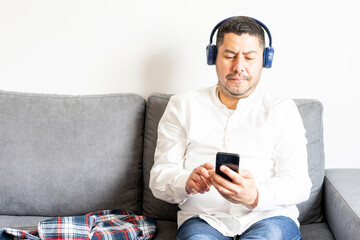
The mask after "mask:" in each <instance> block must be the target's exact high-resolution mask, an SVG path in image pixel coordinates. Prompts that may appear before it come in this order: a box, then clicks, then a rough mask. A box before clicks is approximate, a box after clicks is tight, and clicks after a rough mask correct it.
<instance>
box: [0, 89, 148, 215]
mask: <svg viewBox="0 0 360 240" xmlns="http://www.w3.org/2000/svg"><path fill="white" fill-rule="evenodd" d="M144 114H145V100H144V99H143V98H142V97H141V96H138V95H135V94H108V95H92V96H65V95H46V94H27V93H14V92H4V91H0V136H1V138H0V179H1V184H0V193H3V194H0V215H30V216H73V215H82V214H86V213H89V212H93V211H98V210H105V209H128V210H131V211H133V212H135V213H140V212H141V198H142V177H141V174H142V169H141V166H142V149H143V126H144Z"/></svg>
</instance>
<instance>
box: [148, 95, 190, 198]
mask: <svg viewBox="0 0 360 240" xmlns="http://www.w3.org/2000/svg"><path fill="white" fill-rule="evenodd" d="M180 116H181V115H180V109H179V107H178V105H177V103H176V100H175V97H172V98H171V99H170V101H169V103H168V105H167V108H166V110H165V112H164V115H163V117H162V118H161V120H160V122H159V127H158V140H157V146H156V150H155V156H154V165H153V167H152V169H151V172H150V189H151V190H152V192H153V194H154V196H155V197H157V198H160V199H162V200H164V201H167V202H170V203H181V202H183V201H184V200H185V199H186V197H187V195H188V194H187V193H186V190H185V184H186V181H187V179H188V177H189V175H190V172H188V171H187V170H184V168H183V157H184V154H185V151H186V134H185V131H184V129H183V127H182V123H181V120H180V119H181V118H180Z"/></svg>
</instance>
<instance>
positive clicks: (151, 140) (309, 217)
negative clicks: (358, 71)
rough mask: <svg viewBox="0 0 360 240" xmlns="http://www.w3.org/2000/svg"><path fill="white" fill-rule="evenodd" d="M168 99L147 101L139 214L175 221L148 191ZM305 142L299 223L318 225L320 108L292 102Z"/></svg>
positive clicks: (173, 208) (159, 97)
mask: <svg viewBox="0 0 360 240" xmlns="http://www.w3.org/2000/svg"><path fill="white" fill-rule="evenodd" d="M170 96H171V95H167V94H153V95H151V96H150V97H149V98H148V102H147V110H146V119H145V137H144V198H143V212H144V214H146V215H149V216H152V217H155V218H158V219H165V220H176V216H177V214H176V213H177V210H178V208H177V206H176V205H174V204H169V203H166V202H164V201H161V200H159V199H156V198H154V197H153V195H152V193H151V190H150V188H149V173H150V169H151V167H152V165H153V163H154V152H155V147H156V140H157V126H158V122H159V120H160V118H161V116H162V114H163V112H164V110H165V108H166V105H167V103H168V100H169V98H170ZM295 103H296V105H297V107H298V109H299V112H300V115H301V117H302V119H303V123H304V127H305V129H306V138H307V139H308V144H307V149H308V165H309V175H310V178H311V180H312V184H313V186H312V190H311V195H310V199H309V200H308V201H306V202H303V203H301V204H299V205H298V207H299V210H300V216H299V221H300V223H302V224H304V223H312V222H320V221H322V214H321V187H322V183H323V178H324V147H323V132H322V105H321V103H320V102H319V101H317V100H309V99H302V100H301V99H296V100H295Z"/></svg>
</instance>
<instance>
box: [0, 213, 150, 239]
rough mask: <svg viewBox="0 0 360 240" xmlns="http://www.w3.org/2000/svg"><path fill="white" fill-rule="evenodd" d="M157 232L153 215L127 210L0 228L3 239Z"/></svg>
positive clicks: (145, 235)
mask: <svg viewBox="0 0 360 240" xmlns="http://www.w3.org/2000/svg"><path fill="white" fill-rule="evenodd" d="M155 232H156V222H155V220H154V219H152V218H149V217H145V216H139V215H135V214H134V213H132V212H130V211H127V210H104V211H98V212H93V213H89V214H86V215H84V216H73V217H56V218H51V219H48V220H46V221H43V222H40V223H39V225H38V230H37V231H33V232H26V231H22V230H16V229H11V228H4V229H2V230H0V240H10V239H30V240H39V239H46V240H51V239H57V240H84V239H94V240H125V239H126V240H128V239H140V240H147V239H151V238H152V237H153V236H154V235H155Z"/></svg>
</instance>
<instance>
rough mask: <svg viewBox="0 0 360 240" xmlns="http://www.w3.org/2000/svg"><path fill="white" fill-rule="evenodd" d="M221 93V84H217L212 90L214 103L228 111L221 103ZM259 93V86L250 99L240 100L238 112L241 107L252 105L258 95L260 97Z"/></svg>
mask: <svg viewBox="0 0 360 240" xmlns="http://www.w3.org/2000/svg"><path fill="white" fill-rule="evenodd" d="M219 91H220V87H219V84H216V85H215V86H214V87H213V88H212V89H211V93H212V98H213V101H214V103H215V104H216V105H217V106H218V107H220V108H221V109H225V110H227V107H226V106H225V105H224V104H223V103H222V102H221V101H220V98H219ZM259 92H260V90H259V89H258V86H257V87H256V88H255V90H254V91H253V92H252V93H251V94H250V95H249V96H248V97H246V98H242V99H240V100H239V102H238V103H237V107H236V110H237V109H239V107H240V106H243V105H247V104H249V103H251V102H252V101H253V100H254V99H256V97H257V95H259ZM236 110H235V111H236Z"/></svg>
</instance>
